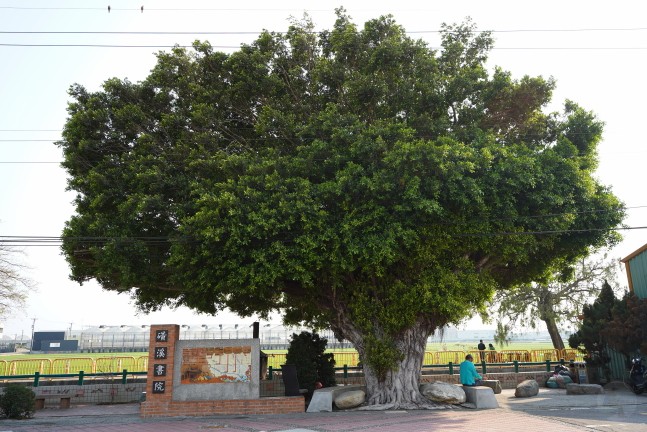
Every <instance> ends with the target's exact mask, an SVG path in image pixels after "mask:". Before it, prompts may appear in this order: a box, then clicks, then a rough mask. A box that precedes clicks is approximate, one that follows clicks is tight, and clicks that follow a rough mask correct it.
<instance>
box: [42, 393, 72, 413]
mask: <svg viewBox="0 0 647 432" xmlns="http://www.w3.org/2000/svg"><path fill="white" fill-rule="evenodd" d="M45 399H58V400H59V402H58V407H59V408H62V409H67V408H69V407H70V404H71V402H72V397H71V396H70V395H67V394H41V395H38V396H36V409H37V410H39V409H43V408H45Z"/></svg>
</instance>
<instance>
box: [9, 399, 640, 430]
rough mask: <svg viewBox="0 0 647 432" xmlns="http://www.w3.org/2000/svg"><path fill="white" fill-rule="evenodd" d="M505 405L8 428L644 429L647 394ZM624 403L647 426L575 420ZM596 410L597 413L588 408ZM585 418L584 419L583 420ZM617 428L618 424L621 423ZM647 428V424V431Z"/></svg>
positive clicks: (60, 419) (115, 408)
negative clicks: (482, 407)
mask: <svg viewBox="0 0 647 432" xmlns="http://www.w3.org/2000/svg"><path fill="white" fill-rule="evenodd" d="M497 400H498V402H499V405H500V408H498V409H490V410H471V409H466V408H457V409H438V410H427V411H404V410H402V411H344V412H333V413H299V414H289V415H288V414H286V415H252V416H209V417H197V418H196V417H181V418H170V419H169V418H163V419H141V418H140V417H139V404H124V405H85V406H73V407H72V408H70V409H68V410H60V409H45V410H41V411H37V412H36V415H35V417H34V418H33V419H29V420H2V421H0V432H9V431H11V432H27V431H29V432H34V431H50V432H63V431H66V432H67V431H95V432H116V431H120V432H121V431H133V432H167V431H169V432H185V431H206V430H218V431H232V432H233V431H238V432H240V431H247V432H260V431H275V432H288V431H289V432H333V431H335V432H338V431H367V430H370V431H378V432H391V431H403V432H405V431H416V432H422V431H485V432H487V431H508V432H512V431H524V432H526V431H527V432H546V431H550V430H558V431H564V432H570V431H591V430H599V431H616V430H617V431H621V430H631V431H642V430H647V427H645V424H644V419H645V418H647V417H645V416H644V414H643V412H644V413H645V414H647V396H636V395H634V394H633V393H631V392H629V391H628V390H626V389H623V388H621V389H619V390H614V391H607V392H606V393H605V394H603V395H590V396H588V395H582V396H567V395H566V391H565V390H558V389H540V394H539V395H538V396H535V397H532V398H526V399H517V398H515V397H514V390H504V391H503V392H502V393H501V394H500V395H497ZM602 407H604V408H605V409H608V408H609V407H618V408H619V409H621V410H624V411H626V410H627V409H628V408H630V409H629V411H631V407H633V412H634V414H636V415H638V416H639V419H642V422H643V424H642V425H640V424H637V423H635V422H633V423H632V422H629V423H628V425H629V426H631V428H627V429H624V426H623V425H624V423H622V424H621V423H618V424H621V426H617V425H616V426H613V425H612V426H611V427H610V426H609V425H608V422H606V423H605V424H602V423H601V424H600V427H599V428H598V427H596V425H595V424H592V423H591V422H590V421H588V422H587V421H583V420H581V419H579V420H578V419H573V418H572V417H573V416H572V415H568V414H569V410H579V411H578V412H579V413H580V414H581V413H585V412H586V411H585V410H595V412H599V411H600V409H598V408H602ZM588 412H589V413H592V412H594V411H588ZM580 420H581V421H580ZM614 427H615V428H614ZM642 427H645V428H644V429H642Z"/></svg>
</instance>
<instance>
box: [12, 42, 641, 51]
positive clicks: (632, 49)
mask: <svg viewBox="0 0 647 432" xmlns="http://www.w3.org/2000/svg"><path fill="white" fill-rule="evenodd" d="M0 46H3V47H24V48H39V47H41V48H42V47H44V48H193V45H178V44H167V45H115V44H36V43H34V44H18V43H0ZM211 48H216V49H238V48H240V45H211ZM429 49H438V50H439V49H442V47H429ZM491 50H492V51H520V50H530V51H550V50H554V51H578V50H583V51H644V50H647V47H577V46H572V47H563V46H561V47H557V46H554V47H549V46H546V47H496V46H495V47H492V48H491Z"/></svg>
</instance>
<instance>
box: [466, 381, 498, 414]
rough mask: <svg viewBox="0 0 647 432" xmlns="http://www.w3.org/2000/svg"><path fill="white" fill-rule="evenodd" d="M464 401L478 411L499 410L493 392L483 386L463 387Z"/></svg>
mask: <svg viewBox="0 0 647 432" xmlns="http://www.w3.org/2000/svg"><path fill="white" fill-rule="evenodd" d="M463 391H464V392H465V400H466V401H467V403H470V404H473V405H474V406H475V407H476V408H478V409H488V408H499V403H498V402H497V400H496V397H494V391H493V390H492V389H491V388H490V387H484V386H473V387H472V386H463Z"/></svg>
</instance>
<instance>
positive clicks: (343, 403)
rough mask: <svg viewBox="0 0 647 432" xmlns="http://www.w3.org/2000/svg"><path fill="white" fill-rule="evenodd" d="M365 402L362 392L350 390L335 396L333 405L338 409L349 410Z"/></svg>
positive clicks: (364, 394) (364, 395)
mask: <svg viewBox="0 0 647 432" xmlns="http://www.w3.org/2000/svg"><path fill="white" fill-rule="evenodd" d="M364 401H366V393H364V390H350V391H346V392H343V393H340V394H338V395H336V396H335V400H334V402H335V405H336V406H337V408H339V409H350V408H355V407H358V406H360V405H361V404H363V403H364Z"/></svg>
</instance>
